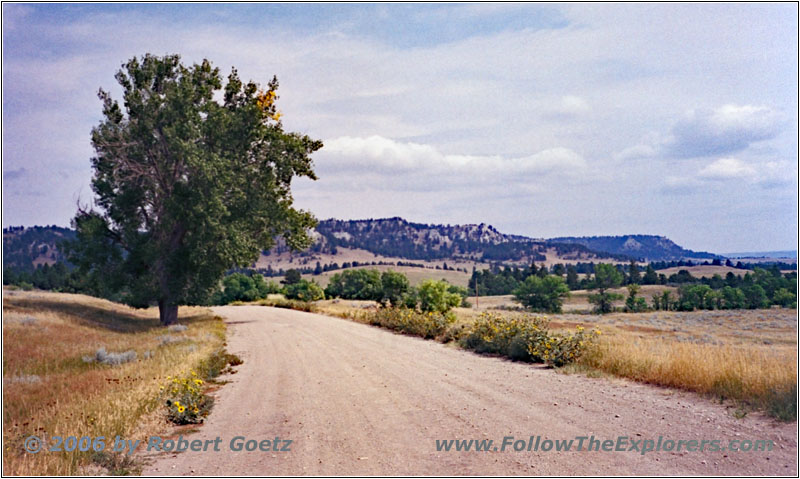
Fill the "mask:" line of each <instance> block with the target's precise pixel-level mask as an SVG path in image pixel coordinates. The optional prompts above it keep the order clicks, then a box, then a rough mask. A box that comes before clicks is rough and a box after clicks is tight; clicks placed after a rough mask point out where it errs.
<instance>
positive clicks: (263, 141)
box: [67, 54, 322, 323]
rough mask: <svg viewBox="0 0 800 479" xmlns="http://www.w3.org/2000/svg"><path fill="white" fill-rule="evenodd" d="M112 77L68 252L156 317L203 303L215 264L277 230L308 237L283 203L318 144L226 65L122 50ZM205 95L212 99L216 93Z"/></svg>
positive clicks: (230, 262) (273, 86)
mask: <svg viewBox="0 0 800 479" xmlns="http://www.w3.org/2000/svg"><path fill="white" fill-rule="evenodd" d="M116 79H117V81H118V82H119V84H120V86H121V87H122V92H123V100H124V101H123V103H122V105H120V103H118V102H117V101H116V100H114V99H112V97H111V95H110V94H109V93H108V92H106V91H103V90H100V93H99V97H100V99H101V101H102V104H103V117H104V119H103V121H102V122H101V123H100V124H99V125H98V126H97V127H95V128H94V129H93V130H92V146H93V147H94V150H95V152H96V156H95V157H94V158H93V159H92V167H93V169H94V177H93V179H92V190H93V191H94V193H95V194H96V196H97V198H96V201H95V204H96V205H97V207H98V209H97V210H94V209H91V210H85V209H80V210H79V211H78V214H77V215H76V217H75V218H74V220H73V225H74V227H75V229H76V230H77V239H76V241H73V242H71V243H69V246H68V247H67V249H68V253H69V256H68V257H69V259H70V261H71V262H72V263H73V264H75V265H77V266H78V268H79V269H80V270H81V271H83V272H84V273H85V274H87V275H88V276H89V277H90V278H91V279H93V280H94V281H95V283H96V284H98V285H101V286H102V287H103V288H104V289H103V291H102V293H103V295H105V296H107V297H108V296H111V295H112V294H119V299H120V300H121V301H123V302H125V303H126V304H129V305H131V306H134V307H146V306H149V305H150V304H152V303H153V302H157V303H158V305H159V309H160V311H161V320H162V322H163V323H169V322H172V321H174V320H175V318H176V317H177V306H178V305H179V304H203V303H206V302H207V301H208V299H209V297H210V295H211V294H212V292H213V291H214V289H215V287H216V285H217V282H218V281H219V279H220V278H221V277H222V275H223V273H224V272H225V271H227V270H228V269H230V268H231V267H234V266H240V267H244V266H248V265H250V264H252V263H253V262H254V261H255V260H256V259H257V258H258V255H259V252H260V251H261V250H265V249H269V248H270V247H272V246H273V244H274V240H275V238H276V237H277V236H283V238H284V239H285V241H286V244H287V245H288V246H289V247H292V248H298V249H299V248H303V247H306V246H308V245H310V244H311V239H310V237H309V236H308V234H307V231H308V230H309V229H310V228H311V227H313V226H314V225H315V224H316V221H315V220H314V218H313V217H312V215H311V214H310V213H308V212H305V211H301V210H296V209H294V208H293V207H292V196H291V181H292V179H293V178H294V177H296V176H297V177H302V176H305V177H308V178H312V179H315V178H316V177H315V175H314V172H313V170H312V162H311V159H310V157H309V155H310V154H311V153H312V152H314V151H316V150H318V149H320V148H321V147H322V143H321V142H319V141H314V140H312V139H310V138H308V137H307V136H302V135H299V134H296V133H286V132H284V131H283V127H282V124H281V123H280V121H279V115H280V114H279V112H278V111H277V110H276V107H275V104H274V101H275V99H276V98H277V96H276V94H275V92H276V90H277V88H278V82H277V80H276V79H273V80H272V81H271V82H270V83H269V85H268V86H267V88H266V91H265V90H262V89H260V87H259V86H258V85H257V84H255V83H252V82H250V83H247V84H244V83H243V82H242V81H241V80H240V79H239V77H238V74H237V72H236V70H233V71H232V73H231V74H230V75H229V76H228V81H227V84H226V85H225V86H224V89H223V83H222V78H221V76H220V73H219V69H217V68H212V66H211V63H210V62H208V61H207V60H203V61H202V62H201V63H200V64H194V65H192V66H189V67H187V66H184V65H183V64H181V62H180V58H179V56H177V55H168V56H165V57H156V56H153V55H149V54H148V55H145V56H144V57H143V58H141V59H139V58H133V59H132V60H130V61H129V62H127V63H126V64H125V65H124V66H123V69H122V70H120V71H119V72H118V73H117V75H116ZM217 98H221V99H222V101H221V102H220V101H219V100H217Z"/></svg>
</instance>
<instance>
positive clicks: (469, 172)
mask: <svg viewBox="0 0 800 479" xmlns="http://www.w3.org/2000/svg"><path fill="white" fill-rule="evenodd" d="M324 143H325V146H324V147H323V149H322V150H321V151H320V154H319V159H318V160H317V161H316V163H317V165H318V168H319V169H320V171H322V172H325V173H327V174H339V173H343V172H347V174H348V175H353V174H355V175H371V176H373V175H375V174H381V173H382V174H385V175H387V177H388V178H390V179H391V182H392V183H393V184H395V185H398V184H399V185H401V186H402V185H403V184H404V182H403V181H402V178H403V176H402V175H406V176H407V177H408V178H413V181H414V182H415V183H416V182H417V181H418V179H419V177H425V176H428V175H443V176H446V177H447V178H448V182H449V183H461V184H463V183H472V182H475V181H483V180H486V179H495V180H504V181H518V180H521V179H524V178H530V177H531V175H536V176H546V175H559V176H563V177H571V178H577V177H579V176H580V175H581V174H582V173H583V172H585V170H586V169H587V168H588V165H587V162H586V160H585V159H584V158H583V157H582V156H581V155H579V154H578V153H576V152H574V151H572V150H570V149H569V148H564V147H556V148H549V149H546V150H542V151H540V152H537V153H535V154H532V155H528V156H524V157H517V158H503V157H501V156H497V155H493V156H480V155H462V154H445V153H442V152H441V151H439V150H438V149H437V148H435V147H433V146H431V145H425V144H419V143H413V142H400V141H395V140H392V139H389V138H384V137H382V136H377V135H375V136H370V137H366V138H361V137H340V138H335V139H331V140H326V141H325V142H324ZM390 175H391V176H390ZM398 175H401V176H398Z"/></svg>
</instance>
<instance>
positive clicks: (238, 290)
mask: <svg viewBox="0 0 800 479" xmlns="http://www.w3.org/2000/svg"><path fill="white" fill-rule="evenodd" d="M222 287H223V289H222V290H221V291H217V292H215V293H214V295H213V296H212V300H211V302H212V304H230V303H232V302H234V301H255V300H258V299H263V298H266V297H267V296H268V295H270V294H275V293H279V292H281V291H282V289H281V287H280V286H279V285H278V284H277V283H275V282H274V281H265V280H264V277H263V276H261V275H260V274H254V275H252V276H247V275H245V274H242V273H233V274H229V275H228V276H226V277H225V278H224V279H223V280H222Z"/></svg>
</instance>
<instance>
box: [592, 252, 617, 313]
mask: <svg viewBox="0 0 800 479" xmlns="http://www.w3.org/2000/svg"><path fill="white" fill-rule="evenodd" d="M622 280H623V276H622V273H621V272H620V271H619V270H618V269H617V268H616V267H615V266H614V265H612V264H605V263H600V264H598V265H596V266H595V267H594V288H597V290H598V293H597V294H590V295H589V302H590V303H592V304H594V305H595V311H597V312H598V313H600V314H605V313H610V312H611V311H612V309H613V303H614V301H618V300H620V299H622V295H621V294H617V293H609V292H608V291H607V290H608V289H610V288H616V287H618V286H619V285H620V284H622Z"/></svg>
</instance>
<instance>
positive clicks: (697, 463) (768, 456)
mask: <svg viewBox="0 0 800 479" xmlns="http://www.w3.org/2000/svg"><path fill="white" fill-rule="evenodd" d="M215 311H216V313H217V314H220V315H222V316H224V317H225V318H227V322H228V324H229V325H230V326H229V336H230V337H229V340H228V349H229V350H230V351H231V352H234V353H236V354H239V355H240V356H241V357H242V358H243V359H244V360H245V363H244V364H243V365H241V366H239V367H238V370H239V372H238V373H237V374H235V375H232V376H230V377H229V379H230V381H231V382H230V383H229V384H227V385H225V386H224V387H222V388H221V389H220V390H219V391H218V392H217V393H216V396H217V403H216V406H215V408H214V411H213V412H212V414H211V416H210V418H209V419H208V421H207V422H206V424H204V425H203V426H201V427H200V431H199V432H196V433H192V434H189V435H188V436H187V438H188V439H190V440H194V439H202V440H213V439H215V438H217V437H220V438H221V441H220V443H219V448H220V452H214V451H211V450H209V451H207V452H191V451H189V452H183V453H179V454H175V453H160V454H159V455H155V456H149V460H152V461H153V463H152V464H151V465H150V466H148V467H146V468H145V470H144V474H148V475H173V474H175V475H251V474H258V475H378V474H381V475H476V474H489V475H575V474H582V475H588V474H599V475H606V474H612V475H613V474H617V475H628V474H636V475H652V474H659V475H733V474H736V475H774V474H777V475H796V474H797V434H796V424H795V423H792V424H782V423H778V422H775V421H773V420H771V419H769V418H766V417H764V416H762V415H760V414H754V413H751V414H749V415H747V416H746V417H745V418H743V419H736V418H734V417H733V416H732V414H731V412H730V410H729V409H726V408H725V406H722V405H719V404H717V403H715V402H711V401H708V400H705V399H702V398H699V397H697V396H695V395H692V394H688V393H681V392H675V391H671V390H667V389H661V388H656V387H651V386H646V385H641V384H635V383H632V382H627V381H622V380H609V379H591V378H586V377H583V376H577V375H571V376H567V375H563V374H558V373H556V372H554V371H552V370H547V369H543V368H541V367H537V366H532V365H529V364H521V363H514V362H510V361H506V360H502V359H497V358H489V357H483V356H479V355H476V354H473V353H470V352H466V351H461V350H458V349H455V348H453V347H450V346H447V345H442V344H439V343H436V342H433V341H424V340H421V339H417V338H411V337H407V336H402V335H398V334H394V333H391V332H387V331H384V330H381V329H378V328H374V327H370V326H366V325H362V324H357V323H353V322H350V321H346V320H341V319H336V318H330V317H326V316H321V315H316V314H309V313H301V312H297V311H291V310H283V309H273V308H266V307H260V306H233V307H230V306H229V307H221V308H217V309H216V310H215ZM236 436H245V437H246V438H247V439H256V440H258V441H261V440H263V439H269V442H270V446H272V443H273V442H274V439H275V437H276V436H277V437H280V439H281V441H284V440H286V439H289V440H292V441H293V442H292V443H291V445H290V446H289V447H290V451H288V452H280V451H278V452H273V451H269V452H261V451H258V450H256V451H251V452H248V451H239V452H235V451H231V450H230V441H231V439H233V438H234V437H236ZM506 436H513V437H514V440H520V439H523V440H524V441H525V443H520V445H524V446H525V449H526V450H523V451H522V452H513V447H512V446H511V445H509V446H507V447H506V449H507V450H506V451H505V452H500V451H496V452H495V451H494V450H491V451H490V452H482V451H481V452H476V451H474V450H471V451H468V452H467V451H458V452H456V451H454V450H453V451H450V452H445V451H437V447H436V440H437V439H439V440H449V439H459V440H460V439H466V440H469V439H477V440H483V439H491V440H493V441H494V443H493V445H492V446H491V447H490V449H492V448H493V447H495V446H496V447H498V449H500V448H501V447H502V443H503V438H504V437H506ZM530 436H541V438H540V441H542V440H544V439H551V440H563V439H573V440H574V438H575V437H578V436H594V437H595V438H598V439H601V440H606V439H611V440H616V438H617V437H618V436H628V437H630V438H631V439H632V440H634V441H639V440H647V439H652V440H654V441H657V440H658V438H659V436H662V437H663V440H664V441H666V440H673V441H675V442H676V443H677V441H679V440H686V441H688V440H693V439H694V440H697V441H698V443H699V442H700V441H702V440H720V443H721V444H722V445H723V446H727V445H728V441H729V440H739V441H744V440H750V441H755V440H762V439H770V440H772V441H773V442H774V447H773V450H772V451H771V452H764V451H758V452H753V451H751V452H733V451H718V452H709V451H708V450H706V451H705V452H699V451H695V452H688V451H685V450H684V449H685V446H684V448H683V449H682V450H681V451H680V452H677V451H676V450H673V451H671V452H665V451H661V452H649V453H647V454H645V455H641V454H640V453H637V452H597V451H591V452H589V451H582V452H575V451H571V452H563V451H562V452H555V451H554V450H551V451H549V452H544V451H542V450H539V451H534V450H531V451H527V443H528V441H529V437H530ZM586 441H588V440H586ZM540 443H541V442H540ZM280 444H281V447H283V445H284V444H285V443H283V442H281V443H280ZM541 444H543V443H541ZM662 444H666V442H662ZM576 447H577V440H574V443H573V448H576ZM585 448H586V444H585V445H584V449H585Z"/></svg>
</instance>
